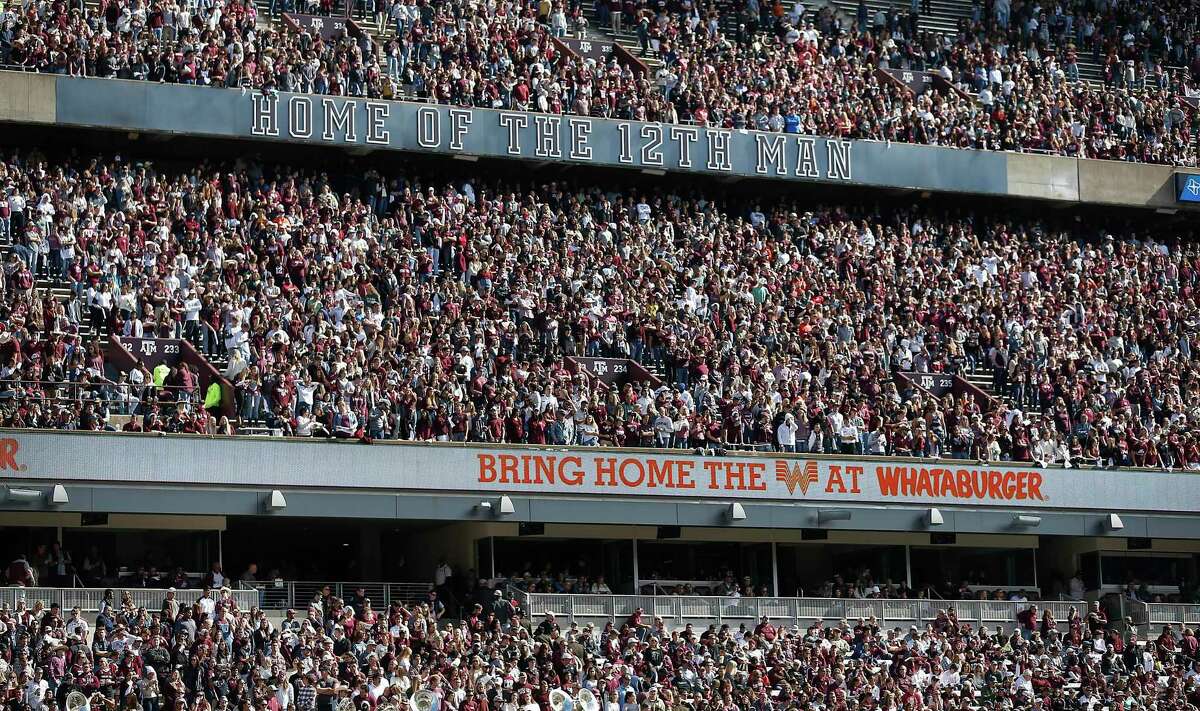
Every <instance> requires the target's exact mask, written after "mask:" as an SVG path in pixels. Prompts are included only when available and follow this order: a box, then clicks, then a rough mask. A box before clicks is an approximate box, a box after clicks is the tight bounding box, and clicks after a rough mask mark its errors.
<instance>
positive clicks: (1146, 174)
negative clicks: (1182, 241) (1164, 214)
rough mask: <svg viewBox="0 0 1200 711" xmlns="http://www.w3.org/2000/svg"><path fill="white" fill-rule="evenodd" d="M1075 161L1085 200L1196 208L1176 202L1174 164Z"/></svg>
mask: <svg viewBox="0 0 1200 711" xmlns="http://www.w3.org/2000/svg"><path fill="white" fill-rule="evenodd" d="M1076 163H1077V164H1078V166H1079V199H1080V201H1082V202H1085V203H1100V204H1109V205H1134V206H1139V207H1154V208H1159V207H1166V208H1181V209H1194V208H1192V207H1184V205H1182V204H1179V203H1176V202H1175V180H1174V175H1175V170H1174V169H1173V168H1172V167H1171V166H1167V165H1145V164H1141V163H1122V162H1119V161H1108V160H1081V161H1076Z"/></svg>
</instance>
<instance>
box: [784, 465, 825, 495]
mask: <svg viewBox="0 0 1200 711" xmlns="http://www.w3.org/2000/svg"><path fill="white" fill-rule="evenodd" d="M775 478H776V479H778V480H779V481H781V482H783V483H784V484H785V485H786V486H787V490H788V493H789V494H795V493H796V487H797V486H799V487H800V494H801V495H804V494H807V493H808V487H810V486H812V485H813V484H816V483H818V481H817V463H816V462H811V461H810V462H804V464H803V466H802V465H801V463H800V462H788V461H786V460H783V459H777V460H775Z"/></svg>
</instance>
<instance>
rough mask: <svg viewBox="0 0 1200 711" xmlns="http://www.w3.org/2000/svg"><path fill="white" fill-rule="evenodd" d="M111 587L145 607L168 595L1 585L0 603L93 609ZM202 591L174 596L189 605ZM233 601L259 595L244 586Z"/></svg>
mask: <svg viewBox="0 0 1200 711" xmlns="http://www.w3.org/2000/svg"><path fill="white" fill-rule="evenodd" d="M108 590H112V591H113V594H114V597H113V600H114V602H115V604H117V605H119V604H120V602H121V597H122V594H123V593H129V595H130V597H132V598H133V604H134V605H136V606H138V607H144V608H146V609H147V610H158V609H159V608H160V607H162V603H163V600H165V599H166V598H167V592H168V591H167V590H166V589H163V588H122V587H113V588H51V587H32V588H26V587H4V588H0V607H7V608H8V609H13V608H15V607H16V606H17V603H18V602H22V601H23V602H24V603H25V604H26V605H27V606H29V607H32V606H33V605H34V603H36V602H38V601H41V602H42V603H43V604H44V605H46V606H47V607H49V606H50V605H52V604H54V603H58V604H59V605H60V606H61V607H62V609H64V610H70V609H72V608H74V607H78V608H80V610H82V611H84V612H95V611H97V610H99V609H100V603H101V601H103V600H104V593H105V592H106V591H108ZM202 593H203V590H202V589H199V588H185V589H180V590H176V591H175V599H176V600H177V601H179V603H180V604H181V605H191V604H193V603H195V602H196V601H197V600H199V599H200V595H201V594H202ZM231 594H232V595H233V601H234V604H235V605H237V607H238V609H239V610H249V609H250V608H251V607H254V606H256V605H257V604H258V596H257V595H256V594H254V593H252V592H250V591H246V590H233V591H231Z"/></svg>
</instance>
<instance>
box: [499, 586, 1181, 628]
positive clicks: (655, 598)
mask: <svg viewBox="0 0 1200 711" xmlns="http://www.w3.org/2000/svg"><path fill="white" fill-rule="evenodd" d="M509 595H510V597H511V598H513V599H516V600H517V601H518V602H519V603H520V605H521V608H522V611H523V612H524V613H525V615H526V616H527V618H529V619H530V620H531V621H533V622H535V623H536V619H537V618H538V617H541V616H543V615H545V614H546V613H547V612H552V613H554V615H555V616H556V617H562V618H565V619H566V620H567V621H569V622H575V621H579V622H581V623H583V622H593V623H601V624H603V623H605V622H612V623H614V624H617V625H619V624H620V623H621V622H623V621H624V620H625V619H626V618H628V617H629V616H630V615H632V614H633V613H634V612H635V611H636V610H637V609H638V608H639V607H640V608H642V610H643V611H644V619H646V620H647V621H649V620H652V619H653V618H654V617H661V618H662V619H663V622H664V623H665V624H667V625H668V626H674V627H681V626H683V625H685V624H687V623H688V622H691V623H693V624H694V625H698V626H705V625H708V624H741V623H748V624H749V625H750V626H753V624H754V623H755V622H756V621H757V620H759V619H761V618H762V616H763V615H766V616H768V617H770V618H771V619H772V620H773V621H775V622H776V623H786V624H796V625H799V624H807V623H811V622H816V621H818V620H822V621H825V622H832V623H836V622H838V621H840V620H850V621H854V620H857V619H859V618H863V619H866V618H869V617H872V616H874V617H875V618H876V620H878V622H879V624H880V625H886V626H897V625H918V626H921V625H924V624H925V623H926V622H933V621H934V620H936V619H937V618H938V615H939V614H940V613H942V612H945V611H949V610H951V609H953V610H954V612H955V614H956V615H957V617H958V621H959V622H960V623H969V624H971V625H973V626H975V627H979V626H980V625H991V626H995V625H1003V626H1011V625H1015V624H1016V620H1017V613H1019V612H1021V611H1023V610H1026V609H1028V608H1029V606H1030V605H1031V604H1036V605H1037V606H1038V611H1039V615H1040V614H1041V611H1042V610H1047V609H1048V610H1050V611H1051V613H1053V615H1054V618H1055V620H1056V622H1057V623H1058V628H1059V630H1060V631H1062V630H1065V629H1066V624H1067V619H1068V615H1069V614H1070V611H1071V608H1072V607H1074V608H1075V609H1076V610H1077V611H1078V612H1079V614H1080V615H1084V616H1086V615H1087V610H1088V605H1089V604H1090V603H1089V602H1087V601H1084V600H1080V601H1054V600H1031V601H1028V602H1011V601H1002V600H931V599H916V600H880V599H853V598H812V597H745V598H733V597H702V596H678V597H675V596H663V595H563V594H551V593H525V592H520V591H515V590H514V589H513V588H510V589H509ZM1112 602H1114V603H1118V607H1117V608H1115V609H1114V610H1112V612H1110V619H1112V614H1113V613H1114V612H1116V613H1118V614H1119V615H1121V616H1122V617H1123V616H1128V617H1129V618H1130V619H1132V621H1133V623H1134V624H1137V625H1146V624H1149V625H1150V626H1151V627H1152V628H1156V627H1158V626H1161V625H1167V624H1170V625H1200V605H1197V604H1186V603H1141V602H1133V601H1129V600H1127V599H1126V598H1124V597H1122V596H1116V599H1114V600H1113V601H1112ZM1121 621H1122V620H1121V619H1119V618H1118V619H1113V622H1121Z"/></svg>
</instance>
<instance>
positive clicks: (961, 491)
mask: <svg viewBox="0 0 1200 711" xmlns="http://www.w3.org/2000/svg"><path fill="white" fill-rule="evenodd" d="M872 470H873V471H872ZM872 474H873V476H872ZM775 479H776V481H778V482H780V483H782V484H783V485H784V486H786V487H787V490H788V494H790V495H792V496H795V495H796V490H797V489H799V491H800V495H801V496H807V495H808V494H809V490H810V489H812V492H813V493H816V492H818V491H822V492H824V493H826V494H851V495H859V494H863V493H864V490H863V489H864V488H865V490H866V491H865V493H866V494H867V495H871V494H872V493H876V494H877V495H878V496H879V497H881V498H884V499H892V498H927V499H959V500H964V501H969V500H976V501H979V500H993V501H1013V500H1017V501H1048V500H1049V497H1048V496H1046V494H1045V493H1043V492H1042V486H1043V484H1044V480H1043V477H1042V474H1041V473H1040V472H1037V471H1031V470H1013V469H1006V470H997V469H985V468H962V469H952V468H950V467H946V466H937V465H935V466H904V465H901V466H896V465H888V464H880V465H876V466H874V467H872V468H870V469H868V468H867V467H864V466H862V465H859V464H850V463H845V462H827V463H825V464H824V465H821V464H820V463H818V462H815V461H807V462H801V461H794V460H785V459H776V460H775ZM860 486H861V487H863V488H860ZM872 490H874V492H873V491H872Z"/></svg>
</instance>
